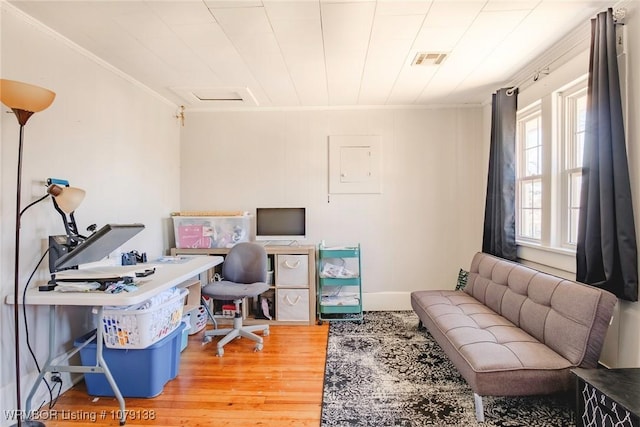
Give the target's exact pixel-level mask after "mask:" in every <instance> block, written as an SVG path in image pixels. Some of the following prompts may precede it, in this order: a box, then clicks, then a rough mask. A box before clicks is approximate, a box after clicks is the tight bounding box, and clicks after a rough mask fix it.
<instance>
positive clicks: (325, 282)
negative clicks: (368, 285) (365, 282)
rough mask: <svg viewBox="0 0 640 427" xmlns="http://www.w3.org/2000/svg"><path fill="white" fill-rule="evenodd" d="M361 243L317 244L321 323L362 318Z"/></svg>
mask: <svg viewBox="0 0 640 427" xmlns="http://www.w3.org/2000/svg"><path fill="white" fill-rule="evenodd" d="M360 267H361V264H360V245H359V244H358V245H357V246H339V247H326V246H324V245H322V244H320V245H319V246H318V269H317V271H318V298H317V302H318V324H322V323H323V321H325V320H326V321H345V320H349V321H360V322H362V320H363V315H362V280H361V271H362V270H361V268H360Z"/></svg>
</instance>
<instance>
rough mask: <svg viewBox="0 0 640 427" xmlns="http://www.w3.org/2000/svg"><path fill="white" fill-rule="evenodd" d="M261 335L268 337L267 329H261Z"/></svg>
mask: <svg viewBox="0 0 640 427" xmlns="http://www.w3.org/2000/svg"><path fill="white" fill-rule="evenodd" d="M262 336H263V337H268V336H269V330H268V329H267V330H265V331H262Z"/></svg>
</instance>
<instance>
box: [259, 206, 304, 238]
mask: <svg viewBox="0 0 640 427" xmlns="http://www.w3.org/2000/svg"><path fill="white" fill-rule="evenodd" d="M306 226H307V222H306V210H305V208H257V209H256V240H263V241H264V240H267V241H269V240H292V241H293V240H304V239H305V238H306V234H307V227H306Z"/></svg>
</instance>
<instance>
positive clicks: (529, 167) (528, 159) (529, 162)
mask: <svg viewBox="0 0 640 427" xmlns="http://www.w3.org/2000/svg"><path fill="white" fill-rule="evenodd" d="M540 151H541V150H540V147H535V148H529V149H527V151H525V152H524V157H525V159H524V161H525V168H526V169H525V176H531V175H540V166H541V165H540V163H541V162H540V155H541V153H540Z"/></svg>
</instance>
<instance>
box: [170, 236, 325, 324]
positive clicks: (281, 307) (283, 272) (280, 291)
mask: <svg viewBox="0 0 640 427" xmlns="http://www.w3.org/2000/svg"><path fill="white" fill-rule="evenodd" d="M265 249H266V251H267V257H268V264H269V270H270V275H269V276H270V279H269V286H270V289H269V290H268V291H267V292H265V293H263V294H262V295H261V296H260V297H258V298H248V299H247V301H246V303H244V304H242V311H243V317H244V318H245V320H244V321H245V324H247V325H251V324H261V323H269V324H275V325H277V324H279V323H282V324H286V325H313V324H315V323H316V316H317V313H316V297H317V292H316V267H317V264H316V248H315V246H310V245H299V246H285V245H282V246H281V245H272V246H270V245H268V246H265ZM228 253H229V249H228V248H172V249H171V255H172V256H177V255H221V256H226V255H227V254H228ZM214 273H217V274H220V273H222V270H221V266H218V267H216V269H215V271H210V272H209V274H208V275H207V276H208V277H207V278H206V279H204V280H203V283H207V282H209V281H211V280H213V276H214ZM263 299H264V300H265V302H264V303H263V301H262V300H263ZM216 303H219V304H218V305H219V307H218V306H214V310H213V311H214V313H215V314H216V315H217V316H218V317H219V318H220V321H221V322H223V324H224V322H228V319H225V318H224V317H223V316H222V314H223V312H224V310H223V309H222V305H223V303H224V302H223V301H217V302H216ZM265 310H268V311H267V312H266V314H265Z"/></svg>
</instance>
